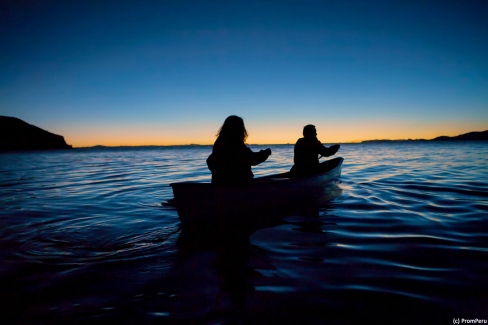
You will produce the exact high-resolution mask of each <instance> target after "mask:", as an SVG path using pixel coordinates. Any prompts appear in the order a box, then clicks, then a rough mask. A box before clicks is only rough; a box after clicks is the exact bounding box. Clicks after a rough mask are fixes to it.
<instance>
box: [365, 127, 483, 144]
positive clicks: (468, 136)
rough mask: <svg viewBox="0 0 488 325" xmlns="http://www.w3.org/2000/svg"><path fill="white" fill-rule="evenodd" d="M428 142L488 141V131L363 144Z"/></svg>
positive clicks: (374, 141) (368, 141)
mask: <svg viewBox="0 0 488 325" xmlns="http://www.w3.org/2000/svg"><path fill="white" fill-rule="evenodd" d="M426 141H488V130H486V131H482V132H469V133H465V134H461V135H457V136H454V137H448V136H440V137H437V138H434V139H430V140H426V139H407V140H386V139H385V140H366V141H362V143H383V142H426Z"/></svg>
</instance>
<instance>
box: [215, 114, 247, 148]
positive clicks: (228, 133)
mask: <svg viewBox="0 0 488 325" xmlns="http://www.w3.org/2000/svg"><path fill="white" fill-rule="evenodd" d="M217 137H219V138H220V139H222V140H225V141H232V142H234V141H236V142H237V141H239V142H240V141H242V142H245V141H246V139H247V131H246V127H245V126H244V120H243V119H242V118H241V117H239V116H235V115H231V116H229V117H227V118H226V119H225V121H224V124H222V126H221V127H220V129H219V132H218V133H217Z"/></svg>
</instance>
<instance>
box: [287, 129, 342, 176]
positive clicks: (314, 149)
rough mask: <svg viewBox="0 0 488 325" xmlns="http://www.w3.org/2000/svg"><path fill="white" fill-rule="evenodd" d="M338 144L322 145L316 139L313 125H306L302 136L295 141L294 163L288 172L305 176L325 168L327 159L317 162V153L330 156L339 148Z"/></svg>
mask: <svg viewBox="0 0 488 325" xmlns="http://www.w3.org/2000/svg"><path fill="white" fill-rule="evenodd" d="M339 148H340V146H339V145H338V144H335V145H333V146H331V147H329V148H327V147H325V146H323V145H322V143H321V142H320V141H319V139H317V130H316V129H315V126H314V125H311V124H309V125H306V126H305V127H304V128H303V138H300V139H298V141H297V143H295V156H294V158H293V162H294V163H295V164H294V165H293V167H292V168H291V170H290V172H291V174H292V175H293V176H305V175H311V174H315V173H319V172H321V171H325V170H327V161H326V162H323V163H319V155H321V156H324V157H329V156H332V155H333V154H335V153H336V152H337V150H339Z"/></svg>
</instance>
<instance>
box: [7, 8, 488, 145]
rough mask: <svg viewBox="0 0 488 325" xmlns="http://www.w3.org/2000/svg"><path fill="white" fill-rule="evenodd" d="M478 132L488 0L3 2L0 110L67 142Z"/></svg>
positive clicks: (487, 52) (485, 102)
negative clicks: (234, 130)
mask: <svg viewBox="0 0 488 325" xmlns="http://www.w3.org/2000/svg"><path fill="white" fill-rule="evenodd" d="M232 114H235V115H239V116H241V117H243V118H244V121H245V123H246V127H247V129H248V131H249V134H250V135H249V138H248V142H249V143H267V144H271V143H295V141H296V140H297V138H299V137H300V136H301V132H302V128H303V126H304V125H305V124H315V125H316V126H317V130H318V136H319V139H320V140H321V141H322V142H328V143H335V142H349V141H357V140H367V139H385V138H388V139H405V138H425V139H431V138H434V137H436V136H439V135H450V136H453V135H458V134H461V133H466V132H470V131H483V130H488V1H486V0H479V1H477V0H467V1H461V0H459V1H338V0H337V1H306V0H305V1H286V0H284V1H249V0H246V1H184V0H183V1H176V0H174V1H169V0H168V1H47V0H46V1H38V0H36V1H24V0H18V1H17V0H16V1H2V4H0V115H6V116H14V117H18V118H20V119H22V120H24V121H26V122H28V123H30V124H33V125H36V126H39V127H41V128H43V129H45V130H48V131H50V132H53V133H56V134H60V135H63V136H64V137H65V139H66V142H67V143H69V144H72V145H73V146H74V147H81V146H92V145H97V144H101V145H169V144H190V143H195V144H211V143H213V141H214V140H215V133H216V132H217V130H218V128H219V127H220V125H221V124H222V122H223V121H224V119H225V118H226V117H227V116H228V115H232Z"/></svg>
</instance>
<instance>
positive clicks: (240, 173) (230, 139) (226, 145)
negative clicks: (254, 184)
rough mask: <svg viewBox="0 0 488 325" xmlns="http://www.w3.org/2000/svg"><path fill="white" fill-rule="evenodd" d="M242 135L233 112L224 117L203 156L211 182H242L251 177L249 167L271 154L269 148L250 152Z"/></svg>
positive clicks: (245, 133) (242, 131) (241, 128)
mask: <svg viewBox="0 0 488 325" xmlns="http://www.w3.org/2000/svg"><path fill="white" fill-rule="evenodd" d="M246 138H247V131H246V127H245V126H244V121H243V119H242V118H240V117H239V116H235V115H231V116H229V117H227V118H226V119H225V121H224V124H222V126H221V127H220V130H219V132H218V133H217V140H215V143H214V146H213V149H212V154H211V155H210V156H209V157H208V159H207V166H208V169H210V171H211V172H212V183H213V184H246V183H248V182H250V181H251V180H252V178H253V177H254V174H253V173H252V171H251V166H256V165H258V164H260V163H262V162H263V161H265V160H266V159H268V157H269V156H270V155H271V149H269V148H268V149H266V150H260V151H259V152H253V151H252V150H251V149H249V148H248V147H246V145H245V143H244V142H245V141H246Z"/></svg>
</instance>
